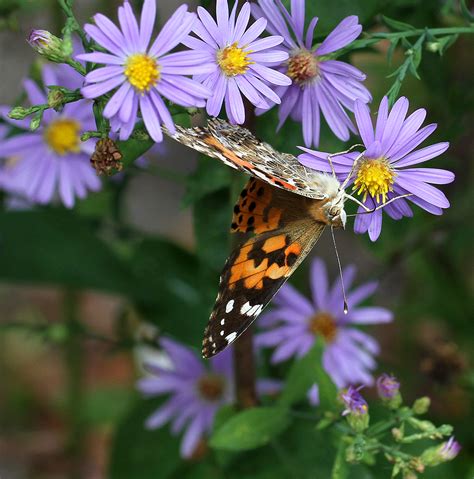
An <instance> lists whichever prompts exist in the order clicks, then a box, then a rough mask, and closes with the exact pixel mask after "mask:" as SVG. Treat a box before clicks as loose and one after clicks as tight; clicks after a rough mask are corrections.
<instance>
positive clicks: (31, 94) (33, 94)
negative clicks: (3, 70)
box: [23, 78, 47, 105]
mask: <svg viewBox="0 0 474 479" xmlns="http://www.w3.org/2000/svg"><path fill="white" fill-rule="evenodd" d="M23 88H24V89H25V91H26V94H27V96H28V100H29V102H30V103H31V104H32V105H41V104H42V103H47V100H46V95H45V93H44V91H43V90H41V88H40V87H39V86H38V84H37V83H36V82H35V81H33V80H31V79H30V78H26V79H25V80H23Z"/></svg>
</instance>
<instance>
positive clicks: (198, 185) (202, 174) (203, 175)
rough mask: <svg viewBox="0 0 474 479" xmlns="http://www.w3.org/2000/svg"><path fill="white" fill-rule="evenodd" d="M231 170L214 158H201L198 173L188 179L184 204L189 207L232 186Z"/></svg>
mask: <svg viewBox="0 0 474 479" xmlns="http://www.w3.org/2000/svg"><path fill="white" fill-rule="evenodd" d="M231 179H232V171H231V169H230V168H229V167H228V166H226V165H224V164H222V163H221V162H220V161H218V160H215V159H214V158H208V157H207V156H201V157H200V158H199V163H198V167H197V169H196V171H195V172H194V173H193V174H191V175H190V176H189V177H188V181H187V184H186V187H187V189H186V194H185V196H184V200H183V203H184V205H185V206H189V205H190V204H192V203H195V202H196V201H198V200H200V199H202V198H204V197H205V196H206V195H208V194H210V193H214V192H216V191H219V190H221V189H223V188H226V187H228V186H229V185H230V183H231Z"/></svg>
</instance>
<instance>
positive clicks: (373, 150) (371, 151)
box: [364, 141, 382, 159]
mask: <svg viewBox="0 0 474 479" xmlns="http://www.w3.org/2000/svg"><path fill="white" fill-rule="evenodd" d="M381 155H382V145H381V144H380V141H374V142H373V143H371V144H370V145H369V147H368V148H367V150H365V153H364V156H365V157H366V158H373V159H376V158H380V156H381Z"/></svg>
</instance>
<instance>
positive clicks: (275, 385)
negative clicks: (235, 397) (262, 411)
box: [257, 378, 283, 396]
mask: <svg viewBox="0 0 474 479" xmlns="http://www.w3.org/2000/svg"><path fill="white" fill-rule="evenodd" d="M282 388H283V384H282V382H281V381H278V380H277V379H266V378H264V379H258V380H257V394H258V396H273V395H274V394H278V393H279V392H280V391H281V390H282Z"/></svg>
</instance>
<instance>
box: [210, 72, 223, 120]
mask: <svg viewBox="0 0 474 479" xmlns="http://www.w3.org/2000/svg"><path fill="white" fill-rule="evenodd" d="M214 76H215V83H214V88H213V91H214V94H213V96H212V97H211V98H209V99H208V100H207V105H206V111H207V113H208V114H209V115H210V116H217V115H219V113H220V111H221V109H222V102H223V101H224V97H225V94H226V91H227V78H226V77H225V76H224V75H223V74H222V73H221V72H216V74H215V75H214Z"/></svg>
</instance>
